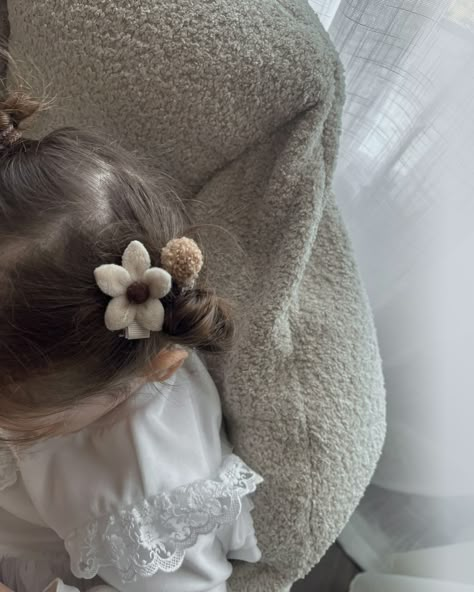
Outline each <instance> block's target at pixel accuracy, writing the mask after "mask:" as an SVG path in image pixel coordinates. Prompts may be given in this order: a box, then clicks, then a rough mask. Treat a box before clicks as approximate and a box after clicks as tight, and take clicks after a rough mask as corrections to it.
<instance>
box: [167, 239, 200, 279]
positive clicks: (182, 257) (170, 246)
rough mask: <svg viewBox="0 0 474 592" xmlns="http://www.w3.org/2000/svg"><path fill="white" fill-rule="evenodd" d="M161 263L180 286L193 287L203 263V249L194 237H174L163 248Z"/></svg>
mask: <svg viewBox="0 0 474 592" xmlns="http://www.w3.org/2000/svg"><path fill="white" fill-rule="evenodd" d="M161 265H162V267H163V268H164V269H166V271H167V272H168V273H169V274H170V275H171V277H172V278H173V280H174V281H175V282H176V283H177V284H178V285H179V286H182V287H186V288H191V287H192V286H193V285H194V282H195V280H196V279H197V277H198V275H199V272H200V271H201V268H202V265H203V256H202V252H201V249H200V248H199V247H198V245H197V244H196V242H195V241H194V240H193V239H192V238H187V237H186V236H183V237H181V238H173V239H172V240H170V241H168V242H167V243H166V245H165V246H164V247H163V249H162V250H161Z"/></svg>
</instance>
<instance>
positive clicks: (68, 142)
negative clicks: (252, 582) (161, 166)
mask: <svg viewBox="0 0 474 592" xmlns="http://www.w3.org/2000/svg"><path fill="white" fill-rule="evenodd" d="M39 107H40V105H39V104H38V103H37V102H35V101H33V100H31V99H29V98H28V97H26V96H25V95H24V94H22V93H16V94H11V95H10V96H9V97H7V98H6V99H5V100H4V101H3V102H1V103H0V241H1V249H0V290H1V299H0V334H1V341H0V437H1V443H0V447H1V459H0V546H1V548H0V557H1V559H0V582H2V583H3V584H4V585H5V586H7V587H9V588H10V589H12V590H13V591H14V592H24V591H25V592H42V591H43V590H46V589H48V591H49V590H68V589H69V587H70V586H72V587H74V588H75V589H80V590H89V589H91V588H93V587H95V586H97V585H100V586H102V587H104V586H106V587H109V586H110V587H112V588H114V589H116V590H125V591H130V592H162V591H163V592H165V591H166V592H198V591H206V592H211V591H212V592H224V591H225V590H226V580H227V579H228V577H229V575H230V573H231V571H232V567H231V563H230V562H229V559H240V560H243V561H250V562H256V561H258V560H259V559H260V551H259V548H258V546H257V542H256V539H255V533H254V529H253V523H252V518H251V515H250V511H251V510H252V508H253V504H252V501H251V499H250V498H249V496H250V494H252V492H253V491H254V490H255V488H256V485H257V484H259V483H260V482H261V481H262V478H261V477H260V476H259V475H258V474H257V473H255V472H254V471H253V470H252V469H251V468H249V467H248V466H247V465H246V464H245V463H244V462H243V461H242V459H240V458H239V457H238V456H236V455H235V454H233V453H232V449H231V446H230V445H229V443H228V441H227V439H226V437H225V434H224V431H223V427H222V416H221V408H220V402H219V397H218V393H217V391H216V387H215V385H214V383H213V382H212V380H211V377H210V375H209V373H208V372H207V370H206V367H205V365H204V363H203V361H202V360H201V358H200V352H205V351H208V352H219V351H223V350H228V349H229V347H230V346H231V343H232V337H233V335H234V326H233V322H232V318H231V309H230V307H229V305H228V304H227V303H226V301H224V300H223V299H221V298H219V297H218V296H217V295H216V293H215V291H214V290H212V289H211V288H209V287H206V286H205V285H203V282H202V273H201V274H200V272H201V267H202V264H203V257H202V253H201V250H200V249H199V247H198V245H197V244H196V242H195V241H194V240H192V239H191V238H188V237H186V236H185V235H186V231H185V230H184V215H183V214H182V212H181V210H180V208H179V207H178V205H177V203H175V202H174V201H173V200H172V199H171V197H170V195H168V193H170V192H168V193H167V192H166V191H165V190H164V188H163V187H160V185H159V184H157V183H156V181H153V180H152V179H150V178H149V177H148V176H147V175H146V174H145V173H144V172H143V171H142V170H141V168H140V166H139V165H138V164H137V162H136V161H135V160H134V158H133V157H132V155H131V154H128V153H126V152H124V151H122V150H120V149H119V148H117V147H116V146H113V145H111V144H110V143H108V142H106V141H105V140H103V139H100V138H99V137H97V136H96V135H94V134H91V133H86V132H85V131H80V130H77V129H72V128H65V129H60V130H56V131H54V132H52V133H50V134H48V135H47V136H45V137H44V138H42V139H40V140H33V139H27V138H25V137H23V135H22V132H21V131H20V123H21V122H22V121H23V120H24V119H26V118H27V117H29V116H30V115H33V114H34V113H35V112H36V111H37V110H38V108H39ZM109 589H110V588H109Z"/></svg>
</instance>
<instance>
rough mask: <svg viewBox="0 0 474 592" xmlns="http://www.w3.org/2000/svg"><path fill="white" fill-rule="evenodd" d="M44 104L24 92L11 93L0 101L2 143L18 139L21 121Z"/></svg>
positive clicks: (6, 143) (4, 144) (11, 142)
mask: <svg viewBox="0 0 474 592" xmlns="http://www.w3.org/2000/svg"><path fill="white" fill-rule="evenodd" d="M41 108H42V104H41V103H40V102H39V101H37V100H35V99H32V98H30V97H29V96H28V95H26V94H25V93H23V92H20V91H17V92H14V93H11V94H9V95H8V96H7V97H6V98H5V99H3V100H2V101H0V144H1V145H3V146H8V145H11V144H13V143H14V142H16V141H18V140H19V139H20V138H21V136H22V133H21V131H20V130H19V129H18V128H19V125H20V123H21V122H22V121H23V120H25V119H28V118H29V117H31V116H32V115H34V114H35V113H36V112H37V111H39V110H41Z"/></svg>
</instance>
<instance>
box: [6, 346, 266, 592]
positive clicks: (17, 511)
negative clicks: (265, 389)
mask: <svg viewBox="0 0 474 592" xmlns="http://www.w3.org/2000/svg"><path fill="white" fill-rule="evenodd" d="M124 405H125V406H126V408H125V413H121V414H120V416H119V417H118V419H116V420H115V421H114V423H112V424H110V425H107V424H106V423H104V422H101V421H98V422H95V423H93V424H91V425H89V426H87V427H86V428H83V429H82V430H81V431H79V432H76V433H73V434H69V435H65V436H60V437H56V438H51V439H48V440H45V441H42V442H40V443H35V444H34V445H32V446H31V447H29V448H28V449H26V450H25V449H22V450H21V451H18V450H16V451H12V449H10V448H6V447H5V449H4V450H3V452H2V455H3V458H2V460H1V462H0V467H1V470H0V489H1V490H0V557H1V559H0V581H2V582H3V583H4V584H6V585H7V586H10V587H11V588H12V589H13V590H15V592H42V590H44V589H45V588H46V586H47V585H49V584H50V583H51V581H52V580H53V579H54V578H55V577H59V578H61V579H62V581H63V582H64V583H65V584H68V585H71V586H75V587H77V588H79V589H81V590H87V589H88V588H90V587H92V584H93V583H96V582H97V580H96V579H95V580H92V578H95V576H100V578H102V580H104V581H105V582H107V583H108V584H110V585H111V586H113V587H114V588H116V589H117V590H123V591H127V592H157V591H159V592H164V591H166V592H201V591H202V592H204V591H206V592H211V591H212V592H225V590H226V584H225V582H226V580H227V579H228V577H229V575H230V573H231V571H232V566H231V563H230V562H229V561H228V559H240V560H242V561H249V562H256V561H258V560H259V559H260V557H261V553H260V550H259V548H258V546H257V541H256V539H255V533H254V528H253V522H252V517H251V514H250V511H251V510H252V509H253V503H252V501H251V499H250V498H249V495H250V494H252V492H254V491H255V488H256V486H257V484H259V483H260V482H261V481H262V480H263V479H262V477H261V476H260V475H258V474H257V473H255V472H254V471H253V470H252V469H251V468H249V467H248V466H247V465H246V464H245V463H244V462H243V461H242V459H240V458H239V457H238V456H236V455H235V454H232V448H231V446H230V444H229V442H228V440H227V438H226V436H225V433H224V429H223V425H222V412H221V406H220V400H219V396H218V392H217V389H216V387H215V384H214V382H213V381H212V379H211V377H210V375H209V373H208V372H207V369H206V368H205V366H204V364H203V362H202V361H201V360H200V358H199V356H198V355H197V354H196V353H191V354H190V355H189V357H188V358H187V359H186V361H185V363H184V364H183V366H182V367H181V368H180V369H179V370H178V371H177V372H176V373H175V374H174V375H173V377H172V378H171V379H170V380H169V381H167V383H166V384H163V383H151V384H147V385H145V387H143V388H142V389H141V390H140V391H139V392H138V393H137V394H136V395H135V396H133V397H131V398H130V399H129V400H128V401H127V402H126V403H125V404H124ZM71 572H72V573H71ZM84 579H86V580H87V581H85V580H84ZM91 580H92V581H91Z"/></svg>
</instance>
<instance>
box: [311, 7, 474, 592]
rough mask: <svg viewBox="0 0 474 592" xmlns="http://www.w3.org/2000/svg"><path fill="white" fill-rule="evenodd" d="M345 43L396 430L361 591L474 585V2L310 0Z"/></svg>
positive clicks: (356, 224) (353, 166) (347, 138)
mask: <svg viewBox="0 0 474 592" xmlns="http://www.w3.org/2000/svg"><path fill="white" fill-rule="evenodd" d="M309 3H310V5H311V6H312V8H313V9H314V10H315V12H316V13H317V14H318V15H319V17H320V19H321V21H322V23H323V24H324V26H325V27H326V28H327V30H328V32H329V34H330V36H331V38H332V40H333V42H334V44H335V46H336V48H337V49H338V51H339V52H340V55H341V59H342V62H343V64H344V67H345V70H346V94H347V99H346V105H345V111H344V116H343V133H342V138H341V146H340V155H339V160H338V164H337V168H336V172H335V178H334V188H335V193H336V197H337V201H338V203H339V205H340V208H341V211H342V214H343V217H344V219H345V222H346V224H347V227H348V229H349V233H350V235H351V239H352V242H353V245H354V249H355V252H356V256H357V260H358V263H359V266H360V270H361V274H362V276H363V278H364V281H365V283H366V286H367V291H368V294H369V298H370V301H371V305H372V308H373V311H374V317H375V321H376V327H377V333H378V338H379V343H380V349H381V353H382V358H383V362H384V375H385V380H386V386H387V422H388V426H387V439H386V442H385V446H384V451H383V454H382V457H381V459H380V462H379V465H378V467H377V470H376V472H375V474H374V476H373V479H372V483H371V485H370V486H369V488H368V489H367V491H366V494H365V496H364V498H363V500H362V501H361V503H360V505H359V507H358V508H357V510H356V512H355V513H354V514H353V516H352V517H351V520H350V521H349V523H348V524H347V526H346V528H345V529H344V531H343V532H342V533H341V536H340V538H339V542H340V543H341V545H342V546H343V548H344V549H345V550H346V552H347V553H348V554H349V555H350V556H351V557H352V558H353V559H354V560H355V561H356V562H357V563H359V565H361V567H362V568H363V569H365V570H366V572H365V573H363V574H360V575H358V576H357V577H356V578H355V579H354V581H353V582H352V585H351V592H372V591H374V592H375V591H377V592H379V591H380V590H384V592H391V591H392V590H393V591H394V592H395V591H396V592H412V591H415V590H416V592H441V591H442V592H448V591H449V592H471V591H474V568H473V567H472V566H471V565H472V557H473V553H474V471H473V470H472V468H471V463H470V460H471V459H470V455H471V451H472V450H474V425H473V423H474V413H473V411H474V404H473V402H472V394H473V392H474V388H473V387H474V378H473V373H472V371H471V367H472V365H473V364H472V358H473V356H474V314H473V313H472V307H473V305H474V264H473V255H474V202H473V195H474V191H473V190H474V175H473V169H474V158H473V157H474V149H473V146H474V143H473V137H474V114H473V109H472V107H471V105H472V99H473V97H474V73H473V72H474V70H473V65H472V64H473V63H474V3H473V2H472V0H457V1H451V2H450V1H448V0H431V1H426V0H360V1H355V0H309Z"/></svg>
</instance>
